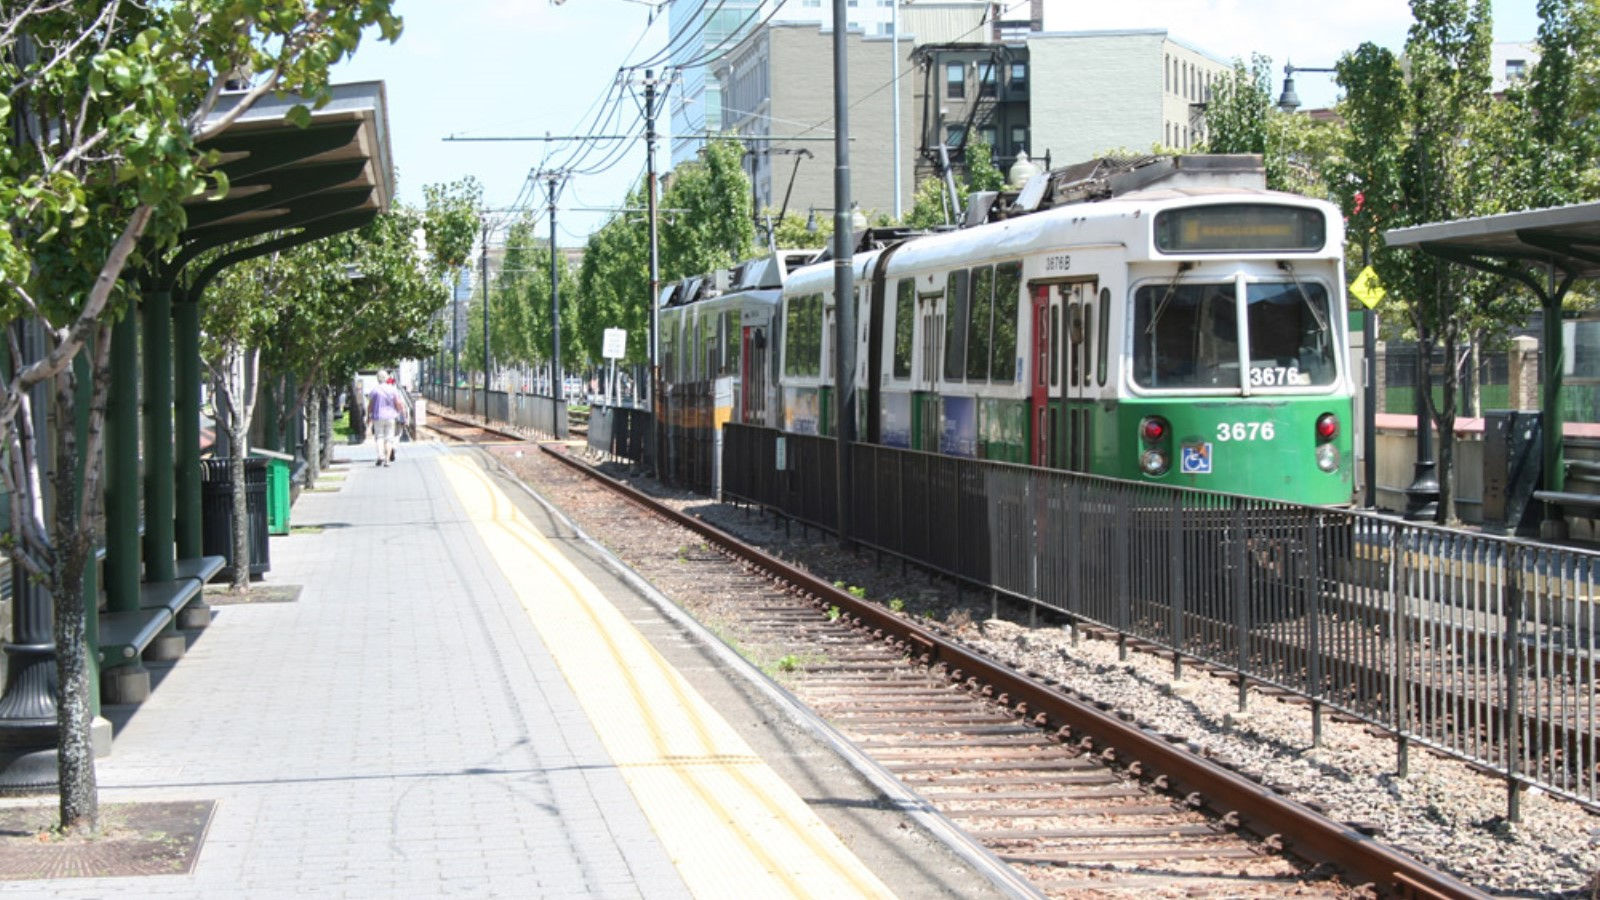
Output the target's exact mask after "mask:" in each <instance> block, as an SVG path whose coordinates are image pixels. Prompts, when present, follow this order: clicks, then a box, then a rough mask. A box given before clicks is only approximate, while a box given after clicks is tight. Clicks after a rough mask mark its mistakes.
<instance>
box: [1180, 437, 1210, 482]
mask: <svg viewBox="0 0 1600 900" xmlns="http://www.w3.org/2000/svg"><path fill="white" fill-rule="evenodd" d="M1178 471H1180V472H1182V473H1183V474H1185V475H1210V474H1211V442H1210V441H1204V442H1201V443H1196V444H1184V445H1183V450H1182V453H1181V455H1180V456H1179V457H1178Z"/></svg>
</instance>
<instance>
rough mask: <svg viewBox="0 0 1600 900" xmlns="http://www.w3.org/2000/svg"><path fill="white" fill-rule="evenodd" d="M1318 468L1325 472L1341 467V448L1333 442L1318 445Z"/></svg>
mask: <svg viewBox="0 0 1600 900" xmlns="http://www.w3.org/2000/svg"><path fill="white" fill-rule="evenodd" d="M1317 468H1319V469H1321V470H1322V471H1324V472H1332V471H1333V470H1334V469H1337V468H1339V448H1338V447H1335V446H1334V445H1332V444H1319V445H1317Z"/></svg>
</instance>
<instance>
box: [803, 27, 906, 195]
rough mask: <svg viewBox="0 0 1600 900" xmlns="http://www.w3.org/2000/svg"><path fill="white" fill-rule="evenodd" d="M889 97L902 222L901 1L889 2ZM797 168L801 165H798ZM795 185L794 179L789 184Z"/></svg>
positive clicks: (896, 189)
mask: <svg viewBox="0 0 1600 900" xmlns="http://www.w3.org/2000/svg"><path fill="white" fill-rule="evenodd" d="M889 35H890V37H889V41H890V43H889V59H890V63H889V75H890V77H889V96H891V97H893V98H894V103H893V105H892V107H891V108H892V110H893V113H892V115H893V116H894V149H893V150H892V151H891V152H892V153H894V181H893V184H894V220H895V222H896V223H898V222H899V221H900V0H889ZM795 167H796V168H799V164H798V163H796V165H795ZM789 183H790V184H791V185H793V184H794V181H793V179H790V182H789Z"/></svg>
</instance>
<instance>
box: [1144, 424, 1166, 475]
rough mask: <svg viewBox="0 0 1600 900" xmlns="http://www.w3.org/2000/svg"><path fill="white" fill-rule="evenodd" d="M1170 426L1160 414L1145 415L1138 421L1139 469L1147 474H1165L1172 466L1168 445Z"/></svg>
mask: <svg viewBox="0 0 1600 900" xmlns="http://www.w3.org/2000/svg"><path fill="white" fill-rule="evenodd" d="M1171 435H1172V426H1171V425H1169V424H1167V420H1166V419H1163V418H1161V417H1160V416H1145V417H1144V419H1143V420H1141V421H1140V422H1139V440H1140V442H1141V443H1142V444H1143V446H1142V447H1141V448H1140V452H1139V471H1141V472H1143V473H1144V474H1146V475H1149V476H1152V477H1154V476H1158V475H1165V474H1166V473H1167V469H1169V468H1171V467H1172V448H1171V447H1170V446H1169V445H1170V443H1171V441H1170V440H1169V438H1170V437H1171Z"/></svg>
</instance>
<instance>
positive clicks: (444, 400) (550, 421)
mask: <svg viewBox="0 0 1600 900" xmlns="http://www.w3.org/2000/svg"><path fill="white" fill-rule="evenodd" d="M426 393H427V397H428V399H429V400H430V401H432V402H434V403H438V404H441V405H442V406H444V407H446V408H449V409H453V410H456V411H457V412H464V413H470V414H472V415H476V416H482V417H483V418H484V419H486V420H489V421H492V422H508V423H510V424H512V425H518V426H521V427H523V428H531V429H532V430H534V431H537V432H539V433H541V434H548V435H551V436H553V437H555V438H556V439H557V440H561V439H564V438H566V436H567V403H566V401H564V400H561V401H558V400H556V399H555V398H554V397H547V396H544V395H541V394H524V393H521V392H518V391H490V392H489V395H488V400H487V402H485V399H484V393H483V388H465V387H458V388H452V387H448V386H443V385H428V388H427V391H426Z"/></svg>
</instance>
